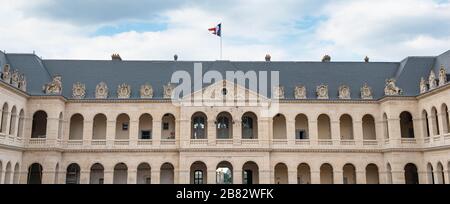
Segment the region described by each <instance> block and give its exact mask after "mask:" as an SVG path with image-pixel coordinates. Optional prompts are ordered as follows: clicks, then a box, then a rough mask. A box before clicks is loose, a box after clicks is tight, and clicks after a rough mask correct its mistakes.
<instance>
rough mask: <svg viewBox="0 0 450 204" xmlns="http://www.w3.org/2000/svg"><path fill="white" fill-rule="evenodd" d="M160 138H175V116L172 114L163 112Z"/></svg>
mask: <svg viewBox="0 0 450 204" xmlns="http://www.w3.org/2000/svg"><path fill="white" fill-rule="evenodd" d="M161 123H162V131H161V139H163V140H174V139H175V116H173V115H172V114H170V113H169V114H165V115H164V116H163V118H162V121H161Z"/></svg>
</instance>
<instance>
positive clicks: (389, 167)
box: [386, 163, 392, 184]
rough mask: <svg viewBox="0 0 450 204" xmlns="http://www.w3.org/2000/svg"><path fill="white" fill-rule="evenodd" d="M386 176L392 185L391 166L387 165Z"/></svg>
mask: <svg viewBox="0 0 450 204" xmlns="http://www.w3.org/2000/svg"><path fill="white" fill-rule="evenodd" d="M386 176H387V183H388V184H392V168H391V164H389V163H388V164H387V165H386Z"/></svg>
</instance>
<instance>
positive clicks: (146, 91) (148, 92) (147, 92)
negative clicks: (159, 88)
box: [140, 84, 153, 98]
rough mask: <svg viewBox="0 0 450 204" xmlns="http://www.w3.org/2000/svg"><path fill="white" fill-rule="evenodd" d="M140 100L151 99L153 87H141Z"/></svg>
mask: <svg viewBox="0 0 450 204" xmlns="http://www.w3.org/2000/svg"><path fill="white" fill-rule="evenodd" d="M140 92H141V98H153V87H152V86H151V85H150V84H144V85H142V86H141V91H140Z"/></svg>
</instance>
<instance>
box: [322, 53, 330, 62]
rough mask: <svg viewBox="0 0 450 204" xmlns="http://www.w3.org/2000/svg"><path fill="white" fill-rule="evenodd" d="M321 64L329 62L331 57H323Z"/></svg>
mask: <svg viewBox="0 0 450 204" xmlns="http://www.w3.org/2000/svg"><path fill="white" fill-rule="evenodd" d="M322 62H331V57H330V55H325V56H323V58H322Z"/></svg>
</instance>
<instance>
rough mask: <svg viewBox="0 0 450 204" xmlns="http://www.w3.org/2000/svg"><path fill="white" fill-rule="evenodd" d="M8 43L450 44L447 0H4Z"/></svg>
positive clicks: (152, 51) (51, 51)
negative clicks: (216, 32)
mask: <svg viewBox="0 0 450 204" xmlns="http://www.w3.org/2000/svg"><path fill="white" fill-rule="evenodd" d="M1 1H2V7H0V12H1V13H2V15H3V16H7V18H4V20H2V21H1V22H0V32H1V33H2V35H0V49H2V50H6V51H7V52H21V53H22V52H26V53H30V52H32V51H33V50H34V51H36V53H37V54H38V55H40V56H42V57H43V58H68V59H108V58H109V56H110V54H111V53H120V54H121V56H122V58H124V59H130V60H170V59H172V56H173V55H174V54H178V55H179V56H180V59H181V60H216V59H218V57H219V39H218V38H217V37H215V36H213V35H211V34H210V33H209V32H208V31H207V29H208V28H209V27H213V26H215V25H216V24H217V23H218V22H222V23H223V29H224V30H223V34H224V37H223V45H224V58H225V59H229V60H263V59H264V56H265V55H266V54H267V53H270V54H271V55H272V59H273V60H299V61H318V60H320V59H321V58H322V56H323V55H325V54H329V55H331V56H332V60H334V61H362V60H363V59H364V57H365V56H366V55H367V56H369V57H370V58H371V60H372V61H399V60H402V59H403V58H405V57H406V56H416V55H420V56H423V55H439V54H440V53H443V52H445V51H447V50H449V49H450V3H449V1H448V0H396V1H391V0H324V1H317V0H316V1H312V0H279V1H274V0H271V1H270V0H247V1H239V0H224V1H212V0H196V1H187V0H128V1H123V0H104V1H95V0H78V1H72V0H34V1H27V0H1Z"/></svg>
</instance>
